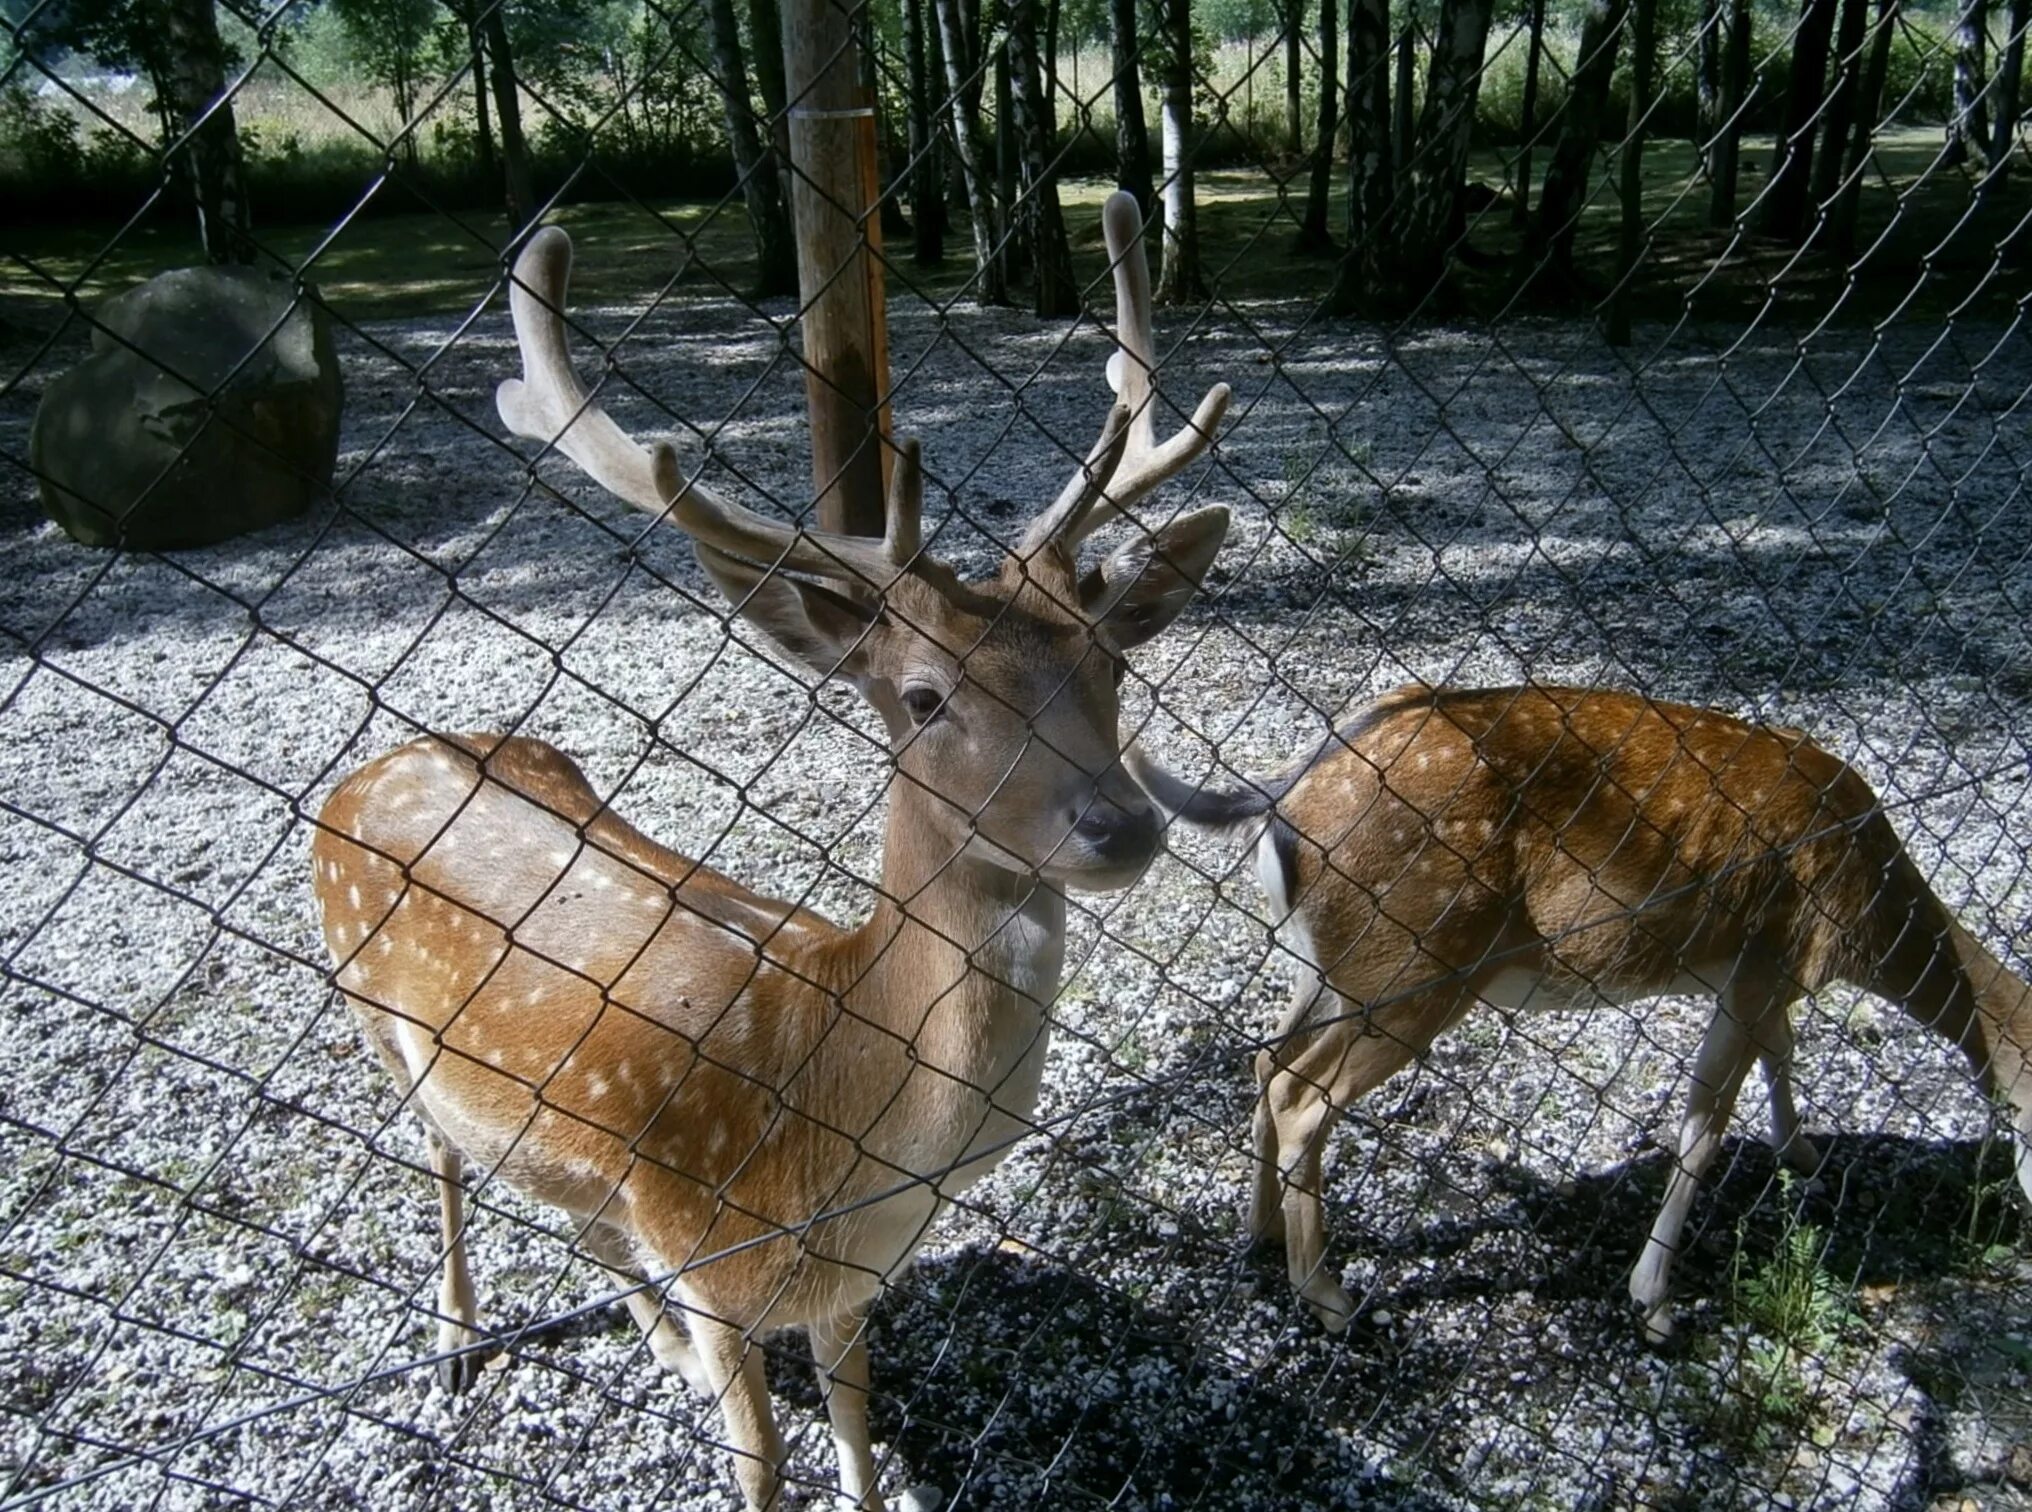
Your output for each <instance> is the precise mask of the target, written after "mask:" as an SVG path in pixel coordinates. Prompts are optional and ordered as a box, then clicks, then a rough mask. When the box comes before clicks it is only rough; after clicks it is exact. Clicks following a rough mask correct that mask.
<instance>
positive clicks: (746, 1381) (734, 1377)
mask: <svg viewBox="0 0 2032 1512" xmlns="http://www.w3.org/2000/svg"><path fill="white" fill-rule="evenodd" d="M688 1318H689V1321H690V1323H691V1330H692V1339H693V1342H694V1343H696V1344H697V1346H698V1352H699V1360H700V1362H701V1363H702V1364H703V1365H704V1366H705V1373H706V1380H707V1381H708V1383H709V1384H710V1385H711V1387H712V1392H713V1395H714V1397H715V1398H716V1399H717V1400H718V1401H719V1404H720V1421H721V1422H723V1423H724V1424H725V1425H726V1429H727V1442H726V1443H725V1444H724V1445H723V1446H722V1447H723V1448H725V1449H727V1450H729V1451H730V1452H731V1453H732V1454H733V1456H734V1474H735V1476H736V1477H737V1478H738V1479H739V1480H740V1482H741V1495H742V1496H743V1497H745V1498H746V1499H747V1502H748V1507H749V1512H777V1508H778V1506H779V1497H780V1496H781V1494H782V1490H783V1454H784V1451H783V1439H782V1437H781V1435H779V1434H778V1433H777V1431H776V1417H775V1414H774V1413H772V1412H771V1411H770V1410H769V1381H768V1378H767V1376H766V1375H765V1374H764V1373H763V1368H762V1346H761V1344H759V1343H757V1342H756V1341H754V1340H752V1339H750V1338H749V1337H748V1336H747V1335H746V1334H745V1333H743V1332H742V1331H741V1330H740V1329H738V1328H735V1327H733V1326H732V1325H731V1324H727V1323H722V1322H720V1321H718V1320H717V1319H713V1318H708V1317H706V1315H705V1314H704V1313H701V1312H698V1311H695V1310H694V1311H692V1312H690V1313H689V1314H688Z"/></svg>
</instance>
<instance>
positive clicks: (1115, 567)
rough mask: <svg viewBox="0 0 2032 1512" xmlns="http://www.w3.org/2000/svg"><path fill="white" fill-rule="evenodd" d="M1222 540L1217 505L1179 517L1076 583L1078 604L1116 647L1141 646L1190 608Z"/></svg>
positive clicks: (1223, 523) (1224, 529)
mask: <svg viewBox="0 0 2032 1512" xmlns="http://www.w3.org/2000/svg"><path fill="white" fill-rule="evenodd" d="M1227 537H1228V512H1227V510H1226V509H1225V508H1223V507H1222V506H1221V505H1219V504H1213V505H1209V506H1208V507H1207V508H1205V509H1196V510H1194V511H1193V512H1192V513H1191V514H1188V515H1180V516H1179V517H1178V518H1177V519H1175V520H1173V521H1172V522H1171V523H1170V524H1169V525H1166V526H1165V527H1163V528H1162V529H1161V530H1158V531H1155V532H1144V533H1143V534H1141V535H1139V536H1138V537H1137V538H1136V539H1135V540H1133V541H1131V542H1129V543H1128V544H1127V545H1125V546H1122V547H1119V548H1117V549H1116V550H1115V551H1114V552H1113V553H1112V554H1111V555H1110V556H1109V557H1108V558H1107V559H1106V560H1105V561H1103V562H1102V563H1101V564H1100V565H1099V566H1098V567H1095V568H1094V569H1092V570H1091V571H1090V572H1088V573H1087V575H1086V576H1085V577H1084V578H1082V579H1081V580H1080V602H1081V604H1082V605H1083V607H1084V608H1085V609H1086V612H1087V613H1088V614H1089V615H1091V616H1092V617H1093V618H1094V619H1096V620H1098V621H1100V622H1101V623H1102V624H1105V625H1106V626H1107V627H1108V632H1109V634H1110V635H1111V636H1112V637H1113V638H1114V641H1115V644H1117V645H1118V646H1121V647H1123V648H1124V649H1125V650H1126V649H1127V648H1128V647H1130V646H1140V645H1141V644H1143V642H1144V641H1147V640H1149V639H1150V638H1151V637H1152V636H1154V635H1156V634H1158V633H1159V632H1160V631H1162V630H1163V629H1164V628H1165V626H1167V625H1169V624H1170V623H1171V622H1172V621H1173V620H1175V619H1177V618H1178V615H1179V611H1180V610H1182V609H1184V608H1185V606H1186V605H1187V604H1189V603H1191V602H1192V596H1193V595H1194V594H1195V593H1197V592H1199V586H1200V584H1201V583H1202V582H1204V581H1205V580H1206V574H1207V569H1208V568H1209V567H1211V566H1212V565H1213V560H1214V556H1215V555H1216V553H1218V552H1219V551H1220V549H1221V542H1223V541H1225V540H1226V539H1227Z"/></svg>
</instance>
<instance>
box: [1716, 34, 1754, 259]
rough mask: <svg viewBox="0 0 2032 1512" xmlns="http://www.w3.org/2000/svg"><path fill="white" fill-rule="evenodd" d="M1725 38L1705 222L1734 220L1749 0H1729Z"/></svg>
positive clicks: (1724, 223)
mask: <svg viewBox="0 0 2032 1512" xmlns="http://www.w3.org/2000/svg"><path fill="white" fill-rule="evenodd" d="M1728 4H1729V9H1728V23H1729V31H1728V40H1727V42H1726V44H1725V45H1724V47H1723V49H1722V89H1721V99H1720V101H1719V102H1718V107H1717V110H1718V116H1719V119H1717V120H1716V122H1715V137H1714V141H1713V143H1712V144H1711V145H1710V146H1709V148H1708V197H1707V223H1708V224H1709V225H1710V226H1716V227H1722V228H1726V227H1729V226H1733V225H1734V224H1735V223H1736V179H1737V177H1738V174H1739V171H1740V169H1741V167H1742V161H1743V91H1744V90H1746V89H1748V88H1749V80H1750V26H1751V16H1752V14H1753V13H1752V11H1751V9H1750V0H1728Z"/></svg>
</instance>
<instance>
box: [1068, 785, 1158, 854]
mask: <svg viewBox="0 0 2032 1512" xmlns="http://www.w3.org/2000/svg"><path fill="white" fill-rule="evenodd" d="M1072 828H1073V833H1074V834H1076V835H1078V836H1079V837H1080V839H1081V840H1083V841H1085V842H1086V844H1087V845H1088V846H1090V847H1091V848H1092V849H1093V850H1094V852H1095V854H1097V855H1098V856H1099V857H1100V858H1101V859H1102V860H1104V861H1128V860H1133V859H1135V858H1136V857H1139V856H1148V855H1150V854H1151V853H1152V852H1154V851H1155V850H1156V849H1157V839H1158V834H1159V831H1160V829H1161V828H1162V826H1161V824H1160V822H1159V820H1158V817H1157V810H1156V809H1154V808H1152V807H1151V806H1150V805H1148V804H1146V803H1139V804H1137V805H1136V806H1135V807H1133V808H1123V807H1122V806H1121V805H1120V804H1117V803H1112V802H1110V801H1109V800H1108V799H1106V798H1103V797H1101V796H1100V795H1099V794H1095V795H1094V800H1093V802H1091V803H1089V804H1088V805H1087V809H1086V812H1085V813H1083V814H1081V815H1080V816H1079V818H1078V819H1076V820H1075V821H1074V822H1073V827H1072Z"/></svg>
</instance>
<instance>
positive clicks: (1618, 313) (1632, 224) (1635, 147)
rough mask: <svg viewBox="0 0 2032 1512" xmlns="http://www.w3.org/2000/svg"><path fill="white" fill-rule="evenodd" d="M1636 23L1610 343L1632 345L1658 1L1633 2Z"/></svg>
mask: <svg viewBox="0 0 2032 1512" xmlns="http://www.w3.org/2000/svg"><path fill="white" fill-rule="evenodd" d="M1632 4H1633V5H1634V7H1635V9H1634V10H1633V11H1632V13H1631V15H1632V19H1633V20H1634V22H1635V23H1636V24H1635V26H1634V28H1633V34H1632V36H1631V38H1630V130H1629V134H1628V135H1627V136H1625V137H1624V138H1623V156H1622V162H1621V164H1620V168H1621V173H1622V182H1621V184H1620V185H1619V186H1618V189H1617V195H1618V198H1619V199H1620V200H1621V201H1622V204H1621V209H1622V234H1621V236H1620V238H1619V245H1618V249H1617V257H1616V264H1617V267H1616V291H1615V293H1614V294H1613V295H1612V296H1611V297H1610V299H1609V330H1608V337H1609V345H1611V346H1628V345H1629V344H1630V285H1631V283H1632V282H1634V281H1635V279H1636V277H1637V264H1638V262H1639V261H1640V260H1641V259H1642V258H1643V255H1644V124H1645V117H1646V116H1647V115H1648V114H1649V113H1650V110H1651V104H1652V101H1651V86H1652V74H1653V67H1654V64H1655V63H1656V61H1657V57H1658V0H1632Z"/></svg>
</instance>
